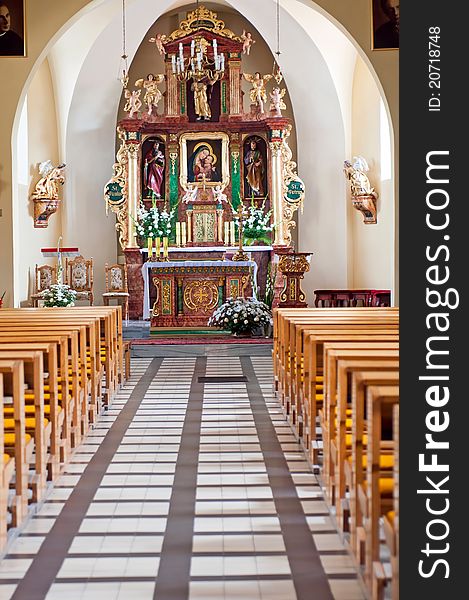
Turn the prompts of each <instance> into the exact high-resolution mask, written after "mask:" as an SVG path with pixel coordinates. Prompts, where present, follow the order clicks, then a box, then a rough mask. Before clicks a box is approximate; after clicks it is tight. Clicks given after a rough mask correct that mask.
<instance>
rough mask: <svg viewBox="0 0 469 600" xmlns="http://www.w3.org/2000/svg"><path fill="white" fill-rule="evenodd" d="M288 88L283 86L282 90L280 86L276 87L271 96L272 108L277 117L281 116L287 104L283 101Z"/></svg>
mask: <svg viewBox="0 0 469 600" xmlns="http://www.w3.org/2000/svg"><path fill="white" fill-rule="evenodd" d="M286 92H287V90H286V89H285V88H283V90H281V91H280V88H278V87H276V88H274V89H273V90H272V91H271V92H270V94H269V96H270V110H271V111H272V112H274V113H275V116H276V117H281V116H282V113H281V112H280V111H282V110H285V109H286V108H287V105H286V104H285V102H284V101H283V97H284V96H285V94H286Z"/></svg>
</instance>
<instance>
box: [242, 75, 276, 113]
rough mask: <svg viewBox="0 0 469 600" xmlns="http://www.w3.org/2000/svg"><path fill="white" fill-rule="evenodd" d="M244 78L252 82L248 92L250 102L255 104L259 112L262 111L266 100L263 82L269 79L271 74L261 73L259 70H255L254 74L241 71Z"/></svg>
mask: <svg viewBox="0 0 469 600" xmlns="http://www.w3.org/2000/svg"><path fill="white" fill-rule="evenodd" d="M243 77H244V79H246V81H249V83H251V84H252V88H251V90H250V92H249V97H250V99H251V102H252V104H257V105H258V106H259V109H260V111H261V113H263V112H264V104H265V103H266V102H267V92H266V89H265V84H266V83H267V82H268V81H270V80H271V79H272V77H273V75H270V74H267V75H261V74H260V73H259V71H256V72H255V73H254V75H250V74H249V73H243Z"/></svg>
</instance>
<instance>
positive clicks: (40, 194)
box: [31, 160, 65, 200]
mask: <svg viewBox="0 0 469 600" xmlns="http://www.w3.org/2000/svg"><path fill="white" fill-rule="evenodd" d="M38 168H39V173H40V175H41V179H40V180H39V181H38V182H37V183H36V188H35V190H34V192H33V193H32V194H31V199H32V200H44V199H47V200H58V199H59V184H60V185H63V184H64V183H65V175H64V172H63V171H64V169H65V163H61V164H60V165H57V166H56V167H53V166H52V161H50V160H46V161H44V162H41V163H39V165H38Z"/></svg>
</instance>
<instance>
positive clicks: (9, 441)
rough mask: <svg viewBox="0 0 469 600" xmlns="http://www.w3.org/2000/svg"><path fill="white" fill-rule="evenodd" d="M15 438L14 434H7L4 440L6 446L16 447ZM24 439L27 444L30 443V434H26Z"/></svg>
mask: <svg viewBox="0 0 469 600" xmlns="http://www.w3.org/2000/svg"><path fill="white" fill-rule="evenodd" d="M15 437H16V436H15V434H14V433H5V437H4V438H3V439H4V441H5V446H14V445H15ZM24 437H25V440H26V442H29V441H30V440H31V436H30V435H29V433H26V434H25V436H24Z"/></svg>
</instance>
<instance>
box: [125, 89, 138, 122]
mask: <svg viewBox="0 0 469 600" xmlns="http://www.w3.org/2000/svg"><path fill="white" fill-rule="evenodd" d="M141 92H142V90H133V92H131V91H130V90H127V89H126V90H125V97H126V98H127V102H126V103H125V106H124V112H127V113H129V118H130V119H132V118H133V116H134V114H135V113H138V111H139V110H140V109H141V107H142V101H141V100H140V94H141Z"/></svg>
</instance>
